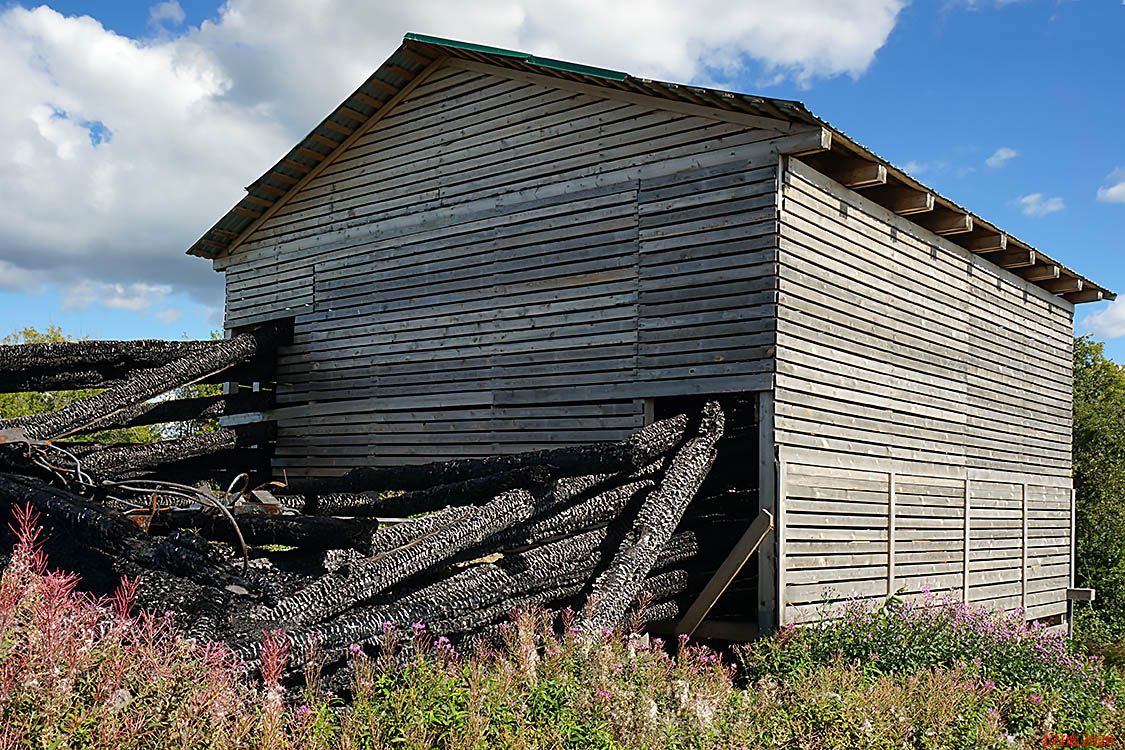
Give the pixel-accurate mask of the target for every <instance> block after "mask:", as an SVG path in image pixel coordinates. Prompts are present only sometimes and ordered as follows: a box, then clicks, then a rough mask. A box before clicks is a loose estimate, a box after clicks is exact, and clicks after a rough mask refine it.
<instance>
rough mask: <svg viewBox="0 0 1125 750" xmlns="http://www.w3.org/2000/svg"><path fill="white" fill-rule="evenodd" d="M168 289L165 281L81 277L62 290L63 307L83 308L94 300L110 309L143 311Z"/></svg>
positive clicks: (168, 291) (165, 297)
mask: <svg viewBox="0 0 1125 750" xmlns="http://www.w3.org/2000/svg"><path fill="white" fill-rule="evenodd" d="M171 293H172V287H171V285H169V284H146V283H144V282H140V281H138V282H133V283H131V284H107V283H105V282H98V281H90V280H84V281H80V282H78V283H76V284H71V285H70V286H69V287H67V288H66V289H65V292H64V294H63V307H64V308H77V309H80V310H84V309H86V308H88V307H90V306H91V305H94V304H98V305H101V306H102V307H108V308H109V309H111V310H130V311H132V312H144V311H146V310H149V309H150V308H151V307H153V305H158V304H160V303H161V302H163V301H164V300H165V299H167V297H168V295H170V294H171Z"/></svg>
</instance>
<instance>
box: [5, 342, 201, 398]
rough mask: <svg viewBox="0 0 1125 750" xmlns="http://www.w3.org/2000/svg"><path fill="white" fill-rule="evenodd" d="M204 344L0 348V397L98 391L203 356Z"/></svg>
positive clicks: (55, 344)
mask: <svg viewBox="0 0 1125 750" xmlns="http://www.w3.org/2000/svg"><path fill="white" fill-rule="evenodd" d="M209 343H210V342H208V341H158V340H144V341H63V342H52V343H47V344H14V345H11V346H0V391H3V392H14V391H56V390H73V389H76V388H98V387H104V386H105V385H106V384H107V383H113V382H116V381H119V380H122V379H123V378H125V377H127V376H128V375H129V373H131V372H132V371H133V370H136V369H151V368H154V367H161V366H163V365H166V364H168V363H169V362H174V361H175V360H177V359H182V358H184V357H186V356H189V355H192V354H197V353H199V352H201V351H203V350H204V349H205V348H206V347H207V346H208V344H209Z"/></svg>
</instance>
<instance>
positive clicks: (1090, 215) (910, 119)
mask: <svg viewBox="0 0 1125 750" xmlns="http://www.w3.org/2000/svg"><path fill="white" fill-rule="evenodd" d="M442 1H443V0H438V1H437V2H436V3H435V4H418V7H412V8H410V9H404V8H403V7H401V6H399V5H392V4H388V3H378V2H377V3H347V2H342V0H326V2H324V3H317V4H311V5H315V6H316V15H315V16H307V15H302V14H306V13H307V12H308V11H307V10H306V7H305V6H307V5H309V4H301V3H298V2H297V0H273V2H267V1H266V0H232V1H231V2H230V3H228V4H227V5H226V6H223V7H220V6H219V5H218V4H217V3H207V2H180V3H179V4H176V3H161V4H159V5H157V6H152V5H150V4H148V3H129V2H92V1H91V2H82V1H80V0H71V1H68V2H56V3H52V4H51V5H50V8H51V11H48V10H47V9H39V10H38V11H30V10H25V9H24V8H23V7H21V6H19V5H15V4H9V5H7V6H0V7H2V8H3V9H2V10H0V49H2V50H6V51H0V64H4V65H5V67H6V68H7V69H9V70H15V71H17V72H15V73H14V74H13V77H14V78H15V79H16V80H18V81H19V83H20V85H18V86H17V87H16V90H17V92H18V95H17V96H13V97H12V98H13V99H14V100H15V101H16V104H13V105H11V106H10V107H9V111H7V112H4V111H3V109H4V105H3V104H2V103H0V137H4V136H8V137H6V138H0V139H2V140H7V141H8V142H9V143H11V142H16V143H22V144H23V146H22V148H21V149H16V148H15V147H13V150H12V151H11V152H10V153H9V154H7V155H6V156H7V158H5V154H4V153H3V151H2V150H0V202H3V203H5V204H7V205H9V206H13V205H14V206H15V207H14V208H9V209H8V210H7V211H5V210H4V209H2V208H0V333H2V332H7V331H11V330H14V329H16V328H19V327H21V326H24V325H33V326H38V327H43V326H46V325H49V324H56V325H60V326H62V327H63V328H64V329H65V330H66V331H67V332H69V333H72V334H74V335H84V336H90V337H102V338H116V337H121V338H137V337H160V338H167V337H181V336H190V337H202V336H206V335H207V333H208V331H210V330H212V329H214V328H215V327H217V323H218V320H219V316H218V312H217V307H218V304H219V301H220V299H221V297H220V295H221V287H220V283H221V280H220V277H219V275H218V274H214V273H212V272H210V271H209V270H208V269H207V265H208V264H207V263H206V262H205V261H202V260H198V259H186V258H183V257H182V252H183V250H184V249H185V248H186V247H187V245H188V244H190V242H191V241H192V240H194V239H195V237H197V236H198V235H199V234H200V233H202V231H203V230H205V229H206V228H207V227H208V226H210V224H211V222H212V221H213V220H214V219H215V218H217V217H218V216H219V215H220V214H221V213H222V212H223V211H225V209H226V208H228V207H229V205H230V204H231V203H233V201H234V200H235V199H236V198H237V197H238V195H239V194H240V192H241V191H240V187H241V186H242V185H245V184H248V183H249V182H250V181H251V180H252V179H254V178H255V177H256V176H257V175H258V174H259V173H260V172H261V171H262V170H263V169H264V168H266V167H268V166H269V165H270V164H272V163H273V161H274V160H275V159H276V158H277V157H278V156H279V155H280V153H281V152H282V151H283V150H284V149H285V148H287V147H288V146H289V145H291V143H292V141H293V140H295V139H296V138H297V137H298V136H300V135H301V134H302V133H303V132H305V131H306V130H307V129H308V128H309V127H310V126H311V125H312V124H314V123H315V122H317V121H319V119H320V118H321V117H323V115H324V113H325V111H327V108H328V107H330V106H331V105H332V104H334V103H335V102H336V101H338V100H339V99H340V98H342V97H343V96H344V95H345V94H346V93H348V92H349V91H350V90H351V89H352V88H353V87H354V86H355V85H356V83H357V82H358V80H359V79H361V78H362V77H363V76H364V75H366V74H367V73H368V72H370V70H371V69H373V68H374V66H375V65H377V64H378V62H379V61H380V60H381V59H382V58H384V57H385V56H386V55H387V54H389V52H390V51H391V50H392V49H393V47H394V45H395V43H396V41H397V39H398V38H400V37H401V35H402V33H404V32H406V31H418V32H422V33H433V34H438V35H443V36H452V37H458V38H463V39H467V40H472V41H481V42H485V43H493V44H501V45H503V46H509V47H517V48H522V49H527V50H529V51H533V52H538V53H542V54H551V55H553V56H556V57H562V58H566V59H572V60H575V61H578V62H585V63H590V64H600V65H606V66H608V67H616V68H622V69H625V70H629V71H630V72H634V73H638V74H643V75H650V76H653V77H659V78H664V79H672V80H694V81H697V82H705V83H715V82H720V83H722V84H723V85H726V86H729V87H732V88H735V89H738V90H741V91H746V92H754V93H761V94H766V95H771V96H779V97H785V98H794V99H800V100H802V101H804V102H805V103H806V104H807V105H808V106H809V107H810V108H811V109H813V111H815V112H817V113H818V114H820V115H821V116H822V117H824V118H825V119H827V120H828V121H830V122H831V123H833V125H835V126H837V127H839V128H840V129H842V130H844V131H845V132H847V133H849V134H850V135H851V136H853V137H854V138H856V139H857V140H859V141H860V142H861V143H863V144H864V145H866V146H868V147H869V148H871V149H873V150H874V151H876V152H877V153H879V154H880V155H882V156H884V157H886V158H888V159H889V160H891V161H892V162H894V163H896V164H898V165H900V166H904V167H906V168H907V169H908V170H909V171H911V172H912V173H913V174H914V175H915V176H916V177H918V178H919V179H921V180H922V181H923V182H925V183H927V184H929V185H931V186H933V187H935V188H936V189H938V190H939V191H941V192H942V193H944V194H945V195H947V196H949V197H950V198H952V199H954V200H956V201H957V202H959V203H961V204H962V205H965V206H967V207H968V208H970V209H972V210H973V211H975V212H976V213H979V214H981V215H982V216H985V217H987V218H988V219H990V220H991V221H993V222H995V223H996V224H998V225H999V226H1000V227H1002V228H1004V229H1006V230H1008V231H1009V232H1010V233H1012V234H1014V235H1016V236H1018V237H1020V238H1021V239H1023V240H1025V241H1027V242H1029V243H1031V244H1032V245H1034V246H1037V247H1039V248H1041V249H1043V250H1044V251H1046V252H1048V253H1050V254H1051V255H1053V256H1054V257H1056V258H1057V259H1059V260H1061V261H1063V262H1064V263H1066V264H1067V265H1069V266H1071V267H1072V268H1074V269H1076V270H1078V271H1079V272H1082V273H1084V274H1086V275H1088V276H1090V277H1092V278H1094V279H1096V280H1097V281H1099V282H1101V283H1103V284H1105V285H1107V286H1109V287H1110V288H1112V289H1116V290H1120V291H1125V240H1123V235H1125V145H1123V141H1122V138H1121V130H1122V127H1121V123H1122V122H1123V121H1125V65H1123V64H1122V60H1123V59H1125V58H1123V56H1122V43H1123V40H1125V4H1123V3H1121V2H1118V1H1117V0H1067V1H1064V2H1050V1H1042V2H1039V1H1036V0H1024V1H1022V2H1021V1H1018V0H1007V1H1003V2H998V1H997V0H977V2H915V3H912V4H909V5H905V6H903V5H902V3H901V2H900V0H878V2H876V0H870V1H868V0H853V5H852V7H851V8H845V9H844V12H846V13H848V14H850V16H854V19H853V18H850V17H840V16H836V17H833V14H838V13H840V12H841V11H840V8H841V7H843V6H844V5H846V3H842V2H839V1H836V2H829V0H791V2H788V3H755V2H752V1H751V0H747V1H746V2H745V3H743V4H741V5H740V6H739V7H740V8H743V9H745V8H749V9H750V10H749V11H746V12H745V13H742V16H745V17H737V18H736V17H735V16H733V15H732V16H731V17H730V18H724V17H723V16H724V12H725V11H724V10H723V8H724V7H725V5H724V4H723V3H712V4H711V5H712V6H714V7H712V8H710V9H708V8H704V7H703V6H704V5H706V4H707V3H702V2H701V3H700V4H699V6H700V7H699V10H698V11H697V12H696V13H695V14H694V15H692V11H691V10H684V8H683V7H681V6H682V5H684V4H682V3H663V2H658V1H657V0H654V2H653V3H651V10H650V15H649V16H646V17H643V18H640V17H636V16H635V15H632V14H629V13H626V12H624V11H614V10H612V9H611V10H608V11H607V10H606V9H605V8H604V6H603V5H600V4H593V3H590V2H584V1H583V0H572V1H571V0H568V1H566V2H564V1H563V0H560V1H559V2H556V3H545V2H540V0H516V2H514V3H497V2H491V0H490V2H485V3H481V4H480V7H479V8H476V9H475V10H476V11H477V12H472V11H473V9H469V11H467V12H462V10H461V9H462V8H464V7H465V6H464V5H462V6H460V7H457V6H449V7H448V8H444V9H443V8H442V7H440V6H441V3H442ZM727 5H729V4H727ZM360 6H364V7H363V8H362V9H360ZM513 6H515V7H517V8H518V10H519V11H520V13H519V14H518V17H517V18H515V19H513V18H511V17H510V15H511V10H512V7H513ZM561 6H572V7H566V8H562V9H561V10H560V7H561ZM876 6H878V7H876ZM731 7H733V6H731ZM715 8H718V10H715ZM458 13H461V15H458ZM560 13H565V14H568V15H567V16H566V17H567V19H568V22H567V23H566V24H561V23H559V14H560ZM779 13H788V14H789V15H790V16H794V15H796V16H799V15H800V14H801V13H805V14H808V15H807V18H808V19H809V20H808V22H805V23H802V24H794V25H796V26H802V27H803V31H802V32H800V33H799V35H798V36H791V37H787V36H786V33H787V32H786V31H785V27H786V26H787V25H788V24H786V23H781V21H784V20H793V19H792V18H789V17H782V16H779V15H778V14H779ZM368 14H369V15H368ZM78 16H89V17H90V18H88V19H85V20H81V21H80V20H79V19H78V18H76V17H78ZM852 21H854V23H852ZM740 23H741V24H743V25H742V26H740V25H739V24H740ZM564 26H565V27H566V28H565V30H560V29H562V28H563V27H564ZM365 29H368V30H370V31H367V32H365V31H364V30H365ZM375 29H377V31H376V30H375ZM795 33H796V32H795ZM302 40H304V41H302ZM271 45H272V46H271ZM107 50H108V51H107ZM341 50H342V52H341ZM5 55H7V57H5ZM91 71H92V72H91ZM107 81H108V83H107ZM29 122H30V123H31V124H30V125H29V124H28V123H29ZM6 130H10V131H11V133H6V132H5V131H6ZM21 139H22V140H21ZM37 139H39V140H43V141H44V143H40V142H39V140H37ZM1118 183H1121V187H1119V188H1117V189H1114V186H1115V185H1117V184H1118ZM3 184H6V185H7V186H8V187H7V188H5V187H3ZM45 186H49V187H45ZM5 189H7V190H10V191H12V192H11V195H6V194H5V193H4V191H5ZM1099 190H1101V196H1102V199H1101V200H1099ZM5 277H7V280H6V282H5ZM1107 309H1109V305H1108V304H1104V303H1103V304H1101V305H1096V306H1095V305H1083V306H1080V307H1079V308H1078V316H1077V317H1078V322H1079V329H1080V330H1085V329H1086V328H1091V327H1092V328H1093V330H1095V332H1096V333H1097V334H1098V335H1099V337H1101V338H1105V339H1108V343H1107V348H1108V351H1109V352H1110V353H1111V355H1112V356H1114V357H1115V358H1116V359H1118V360H1119V361H1122V362H1125V305H1119V306H1117V307H1114V308H1112V309H1109V311H1108V312H1107ZM1091 316H1096V317H1095V318H1094V319H1093V321H1092V322H1091V321H1090V318H1091Z"/></svg>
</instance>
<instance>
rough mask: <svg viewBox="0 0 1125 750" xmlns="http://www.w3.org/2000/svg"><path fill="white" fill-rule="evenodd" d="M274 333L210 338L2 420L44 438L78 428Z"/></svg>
mask: <svg viewBox="0 0 1125 750" xmlns="http://www.w3.org/2000/svg"><path fill="white" fill-rule="evenodd" d="M274 335H275V331H274V330H273V329H270V328H267V329H261V330H259V331H255V332H253V333H240V334H238V335H237V336H234V337H232V338H229V339H225V340H223V341H215V342H210V343H208V344H207V345H206V347H205V348H203V349H200V350H191V351H190V352H189V353H187V354H185V355H184V356H181V357H179V358H177V359H173V360H170V361H168V362H167V363H165V364H162V365H160V366H158V367H154V368H151V369H145V370H138V371H135V372H133V373H132V374H131V375H129V377H128V378H126V379H125V380H123V381H121V382H120V383H118V384H116V385H114V386H113V387H111V388H109V389H108V390H105V391H102V392H101V393H98V394H96V395H94V396H90V397H89V398H85V399H82V400H81V401H75V402H74V403H72V404H68V405H67V406H64V407H63V408H61V409H59V410H58V411H54V412H51V413H50V414H41V415H34V416H28V417H17V418H14V419H5V420H2V421H0V429H12V428H22V429H23V430H24V431H25V432H26V433H27V435H28V436H30V437H33V438H38V439H41V440H42V439H50V438H58V437H62V436H64V435H68V434H71V433H74V432H78V431H80V430H81V429H83V428H85V427H86V426H88V425H89V424H91V423H92V422H95V421H97V420H100V419H104V418H107V417H110V416H112V415H114V414H116V413H117V412H119V411H121V410H122V409H126V408H128V407H130V406H134V405H136V404H139V403H143V402H145V401H147V400H148V399H150V398H153V397H155V396H159V395H160V394H162V393H166V392H168V391H170V390H172V389H173V388H178V387H179V386H182V385H186V384H188V383H194V382H196V381H197V380H199V379H201V378H203V377H204V376H206V375H210V374H213V373H216V372H220V371H222V370H225V369H226V368H228V367H230V366H231V365H233V364H236V363H238V362H241V361H244V360H246V359H249V358H250V357H252V356H254V354H255V353H256V352H257V351H258V349H259V347H264V346H265V345H266V344H267V343H268V342H272V339H273V336H274Z"/></svg>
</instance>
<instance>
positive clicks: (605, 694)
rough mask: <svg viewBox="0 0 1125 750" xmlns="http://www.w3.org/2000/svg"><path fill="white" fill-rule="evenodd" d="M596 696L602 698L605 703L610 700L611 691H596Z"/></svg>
mask: <svg viewBox="0 0 1125 750" xmlns="http://www.w3.org/2000/svg"><path fill="white" fill-rule="evenodd" d="M594 695H596V696H597V697H599V698H601V699H602V700H603V701H607V700H609V691H608V690H595V691H594Z"/></svg>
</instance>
